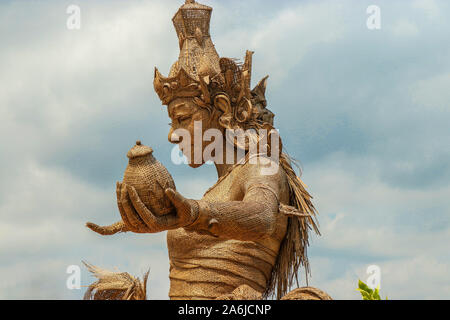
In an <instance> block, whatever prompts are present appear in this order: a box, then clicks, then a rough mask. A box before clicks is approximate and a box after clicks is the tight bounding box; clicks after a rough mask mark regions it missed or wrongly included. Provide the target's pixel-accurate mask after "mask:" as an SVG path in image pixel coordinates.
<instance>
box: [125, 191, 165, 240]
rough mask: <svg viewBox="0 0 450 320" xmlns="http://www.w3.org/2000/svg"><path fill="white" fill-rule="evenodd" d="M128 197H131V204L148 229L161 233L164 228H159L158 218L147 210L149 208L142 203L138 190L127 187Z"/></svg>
mask: <svg viewBox="0 0 450 320" xmlns="http://www.w3.org/2000/svg"><path fill="white" fill-rule="evenodd" d="M127 191H128V195H129V196H130V199H131V203H132V204H133V207H134V208H135V209H136V211H137V213H138V214H139V216H140V218H141V219H142V220H143V221H144V223H145V224H146V225H147V227H148V228H149V229H150V230H151V231H152V232H160V231H162V228H160V227H158V223H157V219H156V216H155V215H154V214H153V213H152V212H151V211H150V210H149V209H148V208H147V206H146V205H145V204H144V203H143V202H142V200H141V198H140V197H139V195H138V193H137V191H136V189H135V188H134V187H133V186H128V185H127Z"/></svg>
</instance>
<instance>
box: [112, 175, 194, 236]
mask: <svg viewBox="0 0 450 320" xmlns="http://www.w3.org/2000/svg"><path fill="white" fill-rule="evenodd" d="M117 189H118V190H117V197H118V206H119V211H120V214H121V216H122V220H123V222H124V224H125V226H127V227H128V228H129V229H130V230H131V231H133V232H136V233H156V232H161V231H165V230H172V229H176V228H180V227H184V226H187V225H189V224H191V223H192V222H194V221H195V219H196V218H197V216H198V205H197V203H196V201H195V200H189V199H186V198H184V197H183V196H182V195H181V194H179V193H178V192H176V191H174V190H172V189H167V190H166V195H167V196H168V198H169V200H170V201H171V202H172V203H173V205H174V207H175V208H176V212H174V213H170V214H167V215H163V216H156V215H155V214H153V213H152V212H151V211H150V209H148V208H147V207H146V206H145V204H144V203H143V202H142V200H141V199H140V198H139V195H138V193H137V191H136V189H135V188H134V187H132V186H130V185H126V184H124V183H122V184H120V183H118V187H117Z"/></svg>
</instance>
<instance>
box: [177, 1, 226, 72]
mask: <svg viewBox="0 0 450 320" xmlns="http://www.w3.org/2000/svg"><path fill="white" fill-rule="evenodd" d="M211 14H212V8H211V7H208V6H205V5H202V4H199V3H197V2H195V1H193V0H187V1H186V3H185V4H184V5H182V6H181V7H180V9H178V11H177V13H176V14H175V16H174V17H173V19H172V21H173V25H174V26H175V30H176V32H177V35H178V41H179V44H180V55H179V58H178V65H177V66H174V68H173V70H172V72H173V73H177V72H178V71H179V70H180V69H184V70H185V71H186V72H187V73H188V74H189V75H190V76H191V77H193V78H194V79H196V80H198V74H199V70H200V69H201V68H203V69H206V70H203V72H207V73H209V74H210V75H211V76H212V75H213V74H216V73H219V72H220V67H219V55H218V54H217V52H216V49H215V48H214V44H213V43H212V41H211V37H210V34H209V23H210V21H211ZM171 75H173V74H171Z"/></svg>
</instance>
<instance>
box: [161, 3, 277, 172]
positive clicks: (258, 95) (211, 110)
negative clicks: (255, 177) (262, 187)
mask: <svg viewBox="0 0 450 320" xmlns="http://www.w3.org/2000/svg"><path fill="white" fill-rule="evenodd" d="M211 13H212V8H210V7H208V6H204V5H201V4H198V3H196V2H195V1H192V0H191V1H190V0H187V1H186V3H185V4H184V5H183V6H181V7H180V9H179V10H178V11H177V13H176V14H175V16H174V17H173V19H172V20H173V24H174V26H175V29H176V32H177V34H178V39H179V45H180V55H179V58H178V61H176V62H175V63H174V64H173V65H172V68H171V70H170V74H169V76H168V77H164V76H162V75H161V74H160V73H159V71H158V69H156V68H155V78H154V83H153V84H154V88H155V91H156V93H157V94H158V96H159V98H160V99H161V101H162V104H163V105H166V106H167V108H168V113H169V117H170V118H171V120H172V123H171V129H170V132H169V141H170V142H172V143H180V141H182V139H180V137H179V136H178V135H177V132H178V131H180V129H181V130H185V131H187V132H189V134H190V135H191V137H192V138H191V143H192V145H194V142H195V143H197V144H198V145H201V148H202V152H203V150H204V149H205V148H206V147H207V146H208V144H210V143H212V141H207V142H205V141H204V139H202V137H203V134H204V133H205V132H206V131H207V130H209V129H215V130H218V131H220V132H221V133H222V137H223V139H224V142H225V140H226V139H227V138H226V137H227V131H236V130H243V131H246V130H247V132H248V130H249V129H254V130H258V129H266V130H268V131H270V130H271V129H273V118H274V115H273V113H272V112H270V111H269V110H268V109H266V99H265V90H266V83H267V77H265V78H264V79H262V80H261V81H260V82H259V83H258V85H257V86H256V87H255V88H254V89H253V90H251V89H250V82H251V71H252V54H253V52H251V51H247V53H246V56H245V61H244V63H242V64H239V63H237V62H236V61H235V60H234V59H230V58H220V57H219V55H218V54H217V52H216V49H215V48H214V44H213V43H212V41H211V37H210V34H209V23H210V19H211ZM199 124H201V131H200V133H199V132H198V130H200V129H199V128H200V126H199ZM196 130H197V132H195V131H196ZM254 138H255V139H256V140H258V139H259V138H260V137H258V134H255V137H254ZM266 138H267V137H266ZM196 139H197V140H198V139H201V144H200V143H199V141H196ZM233 144H234V145H236V141H235V140H234V139H233ZM236 147H242V148H244V149H245V148H248V144H244V146H238V145H236ZM182 151H183V153H185V155H186V156H187V157H188V159H194V157H193V153H194V148H193V147H192V148H190V151H186V150H182ZM205 160H208V159H205ZM196 163H197V164H194V163H193V161H190V165H191V166H193V167H197V166H199V165H201V164H203V163H204V161H201V162H198V161H196Z"/></svg>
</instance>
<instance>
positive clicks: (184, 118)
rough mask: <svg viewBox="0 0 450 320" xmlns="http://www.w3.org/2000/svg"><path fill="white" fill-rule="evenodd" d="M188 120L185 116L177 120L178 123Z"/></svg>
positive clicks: (188, 117)
mask: <svg viewBox="0 0 450 320" xmlns="http://www.w3.org/2000/svg"><path fill="white" fill-rule="evenodd" d="M190 118H191V116H185V117H181V118H179V119H178V121H180V122H183V121H186V120H189V119H190Z"/></svg>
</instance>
